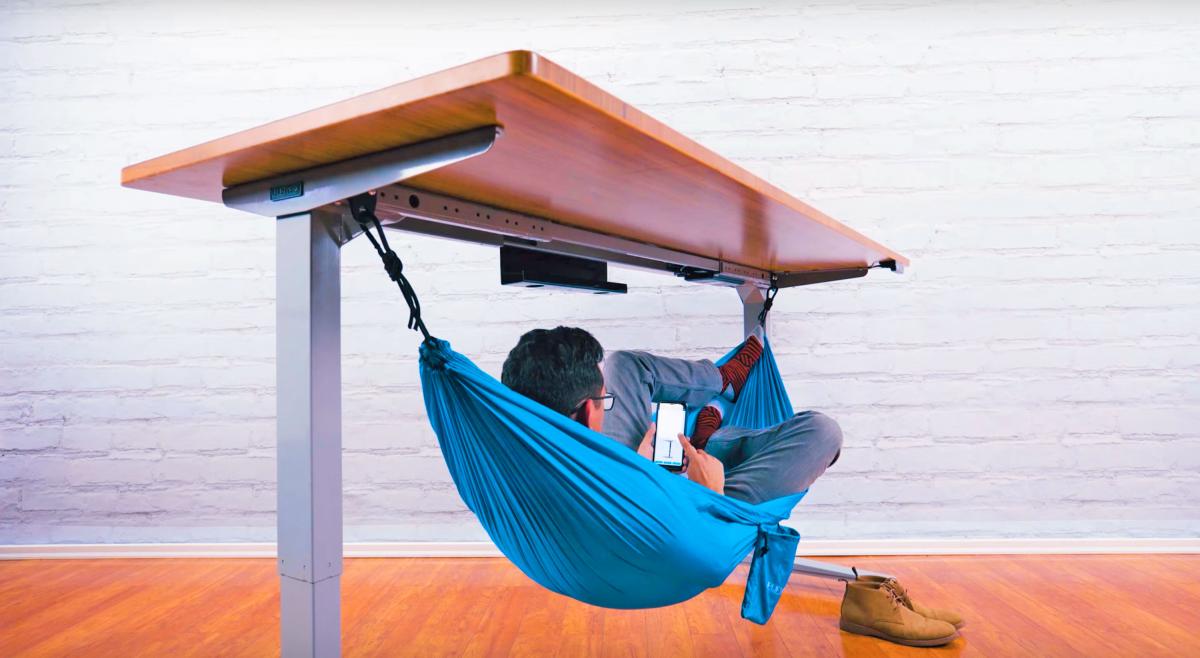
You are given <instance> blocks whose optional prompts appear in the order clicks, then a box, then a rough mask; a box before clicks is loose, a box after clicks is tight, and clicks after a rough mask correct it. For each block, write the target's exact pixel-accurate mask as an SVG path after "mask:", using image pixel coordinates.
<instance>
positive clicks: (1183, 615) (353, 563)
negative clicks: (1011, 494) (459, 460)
mask: <svg viewBox="0 0 1200 658" xmlns="http://www.w3.org/2000/svg"><path fill="white" fill-rule="evenodd" d="M838 561H839V562H842V563H846V564H856V565H858V566H859V567H861V568H867V569H874V570H879V571H886V572H889V573H892V574H894V575H897V576H898V577H900V579H901V582H902V583H904V584H905V585H906V586H907V587H908V589H909V591H910V593H911V594H912V595H913V597H914V598H916V599H917V600H918V601H921V602H924V603H927V604H930V605H937V606H946V607H951V608H955V609H958V610H959V611H960V612H961V613H962V614H963V615H965V616H966V618H967V626H966V628H964V629H963V632H962V637H961V638H960V639H958V640H955V641H954V642H953V643H952V644H950V645H948V646H946V647H943V648H938V649H912V648H907V647H901V646H897V645H894V644H889V643H886V642H883V641H881V640H876V639H872V638H865V637H860V636H856V635H851V634H848V633H843V632H841V631H839V630H838V628H837V613H838V604H839V602H840V600H841V592H842V587H843V585H842V584H841V583H839V582H836V581H826V580H818V579H814V578H809V577H797V578H794V579H793V581H792V584H790V585H789V586H788V588H787V590H786V591H785V593H784V595H783V598H782V599H781V600H780V603H779V607H778V608H777V609H776V611H775V616H774V617H773V618H772V619H771V621H770V623H769V624H767V625H766V626H756V625H754V624H751V623H749V622H746V621H743V620H741V619H740V618H739V616H738V610H739V605H740V602H741V596H742V591H743V583H744V582H745V573H744V569H743V570H741V571H739V572H738V573H735V574H734V575H733V576H732V577H731V578H730V579H729V582H727V583H726V584H725V585H724V586H722V587H720V588H718V589H715V590H710V591H709V592H707V593H705V594H703V595H701V596H699V597H697V598H695V599H693V600H691V601H688V602H686V603H683V604H680V605H677V606H673V607H670V608H660V609H655V610H638V611H624V610H605V609H600V608H593V607H590V606H587V605H584V604H581V603H577V602H575V601H571V600H569V599H566V598H563V597H560V596H558V595H555V594H552V593H550V592H548V591H546V590H543V589H541V588H539V587H537V586H536V585H534V584H533V583H532V582H530V581H529V580H527V579H526V578H525V577H524V576H523V575H522V574H521V573H520V572H518V571H517V570H516V569H515V568H514V567H513V566H511V565H510V564H509V563H508V562H506V561H503V560H500V559H490V558H486V559H484V558H480V559H462V558H459V559H429V558H426V559H353V560H347V561H346V571H345V575H344V576H343V580H342V591H343V603H344V607H343V616H342V619H343V621H342V628H343V638H344V639H343V646H344V654H345V655H346V656H422V657H425V656H459V655H466V656H508V655H521V656H582V655H598V656H719V657H721V658H728V657H731V656H959V655H963V656H969V655H979V656H1136V657H1138V658H1144V657H1147V656H1196V655H1200V646H1198V645H1200V630H1198V626H1200V613H1198V612H1197V611H1198V610H1200V556H1196V555H1143V556H1069V557H1068V556H955V557H904V558H899V557H888V558H866V557H864V558H843V559H840V560H838ZM278 633H279V613H278V595H277V592H276V575H275V566H274V561H273V560H257V559H256V560H249V559H243V560H208V559H187V560H163V559H157V560H25V561H11V562H0V656H5V657H11V656H183V655H195V656H271V655H277V654H278V648H277V636H278Z"/></svg>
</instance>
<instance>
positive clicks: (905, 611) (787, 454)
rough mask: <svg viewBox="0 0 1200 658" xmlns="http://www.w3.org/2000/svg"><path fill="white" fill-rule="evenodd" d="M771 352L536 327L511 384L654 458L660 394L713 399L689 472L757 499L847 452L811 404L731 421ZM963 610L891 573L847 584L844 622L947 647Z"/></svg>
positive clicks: (690, 443) (507, 373)
mask: <svg viewBox="0 0 1200 658" xmlns="http://www.w3.org/2000/svg"><path fill="white" fill-rule="evenodd" d="M761 356H762V338H761V333H758V332H756V333H754V334H751V335H750V336H748V337H747V338H746V341H745V342H744V343H742V346H741V348H740V349H739V350H738V352H737V353H736V354H735V355H734V357H733V358H732V359H730V360H729V361H728V362H727V363H725V364H724V365H722V366H720V367H718V366H716V365H715V364H713V362H712V361H708V360H700V361H687V360H683V359H670V358H665V357H661V356H655V355H653V354H650V353H648V352H640V351H620V352H613V353H611V354H609V355H608V356H607V358H606V357H605V355H604V350H603V348H601V347H600V343H599V342H598V341H597V340H596V339H595V338H594V337H593V336H592V335H591V334H589V333H588V332H586V331H584V330H583V329H577V328H574V327H557V328H555V329H534V330H533V331H530V332H528V333H526V334H525V335H523V336H521V339H520V340H519V341H518V342H517V345H516V347H514V348H513V349H512V351H510V352H509V353H508V358H507V359H505V361H504V367H503V373H502V374H501V381H503V382H504V384H505V385H506V386H508V387H509V388H511V389H513V390H514V391H517V392H518V393H521V394H522V395H525V396H526V397H529V398H531V399H533V400H535V401H537V402H540V403H541V404H543V405H545V406H547V407H549V408H550V409H553V410H555V411H557V412H559V413H561V414H563V415H565V416H569V417H571V418H573V419H575V420H576V421H578V422H580V423H582V424H583V425H586V426H587V427H590V428H591V429H593V430H596V431H598V432H602V433H603V434H605V435H607V436H609V437H611V438H613V439H615V440H616V441H619V442H621V443H623V444H625V445H626V446H628V447H629V448H631V449H634V450H637V452H638V454H640V455H642V456H643V457H646V458H647V459H650V458H651V455H652V442H653V440H654V425H653V423H651V422H650V418H651V415H652V412H653V403H655V402H682V403H684V404H685V405H687V406H689V407H697V406H700V405H704V407H703V408H702V409H701V411H700V414H699V415H698V416H697V419H696V428H695V430H694V431H693V433H692V436H691V437H687V436H684V435H682V434H681V435H679V441H680V443H681V444H682V445H683V450H684V456H685V469H684V470H685V472H686V474H687V477H688V478H689V479H690V480H692V481H693V482H696V483H697V484H700V485H701V486H705V487H708V488H709V489H712V490H713V491H716V492H717V493H719V494H723V495H726V496H731V497H733V498H738V499H740V500H744V501H747V502H750V503H758V502H762V501H766V500H771V499H772V498H778V497H780V496H787V495H790V494H794V493H799V492H801V491H804V490H805V489H808V487H809V486H810V485H812V483H813V481H815V480H816V479H817V478H818V477H820V475H821V474H822V473H824V472H825V469H826V468H828V467H830V466H832V465H833V463H834V462H835V461H837V458H838V456H839V455H840V454H841V448H842V431H841V428H839V427H838V424H837V423H835V422H834V421H833V420H832V419H831V418H829V417H828V416H826V415H824V414H821V413H819V412H816V411H802V412H800V413H798V414H796V415H795V416H792V417H791V418H789V419H787V420H785V421H784V422H782V423H780V424H778V425H776V426H774V427H770V428H767V429H762V430H747V429H742V428H738V427H722V420H723V415H724V411H725V409H727V408H728V403H730V402H732V401H735V400H736V399H737V396H738V394H740V393H741V390H742V387H743V386H745V384H746V379H747V377H748V376H749V374H750V370H751V369H752V368H753V367H754V364H755V363H757V362H758V359H759V357H761ZM961 625H962V618H961V617H959V616H958V615H956V614H954V613H953V612H950V611H945V610H937V609H930V608H925V607H923V606H920V605H919V604H915V603H913V602H912V600H911V599H910V598H909V597H908V594H907V592H905V590H904V589H903V588H902V587H901V586H900V584H899V583H897V582H896V581H895V580H894V579H891V578H873V577H870V576H860V577H858V579H857V580H855V581H850V582H847V584H846V593H845V596H844V597H843V599H842V608H841V618H840V620H839V626H840V627H841V628H842V629H843V630H845V631H848V632H852V633H858V634H861V635H872V636H875V637H880V638H883V639H886V640H889V641H892V642H897V643H899V644H906V645H910V646H938V645H942V644H946V643H948V642H951V641H952V640H954V638H956V637H958V633H957V630H956V627H958V626H961Z"/></svg>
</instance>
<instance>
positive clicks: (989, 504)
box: [0, 0, 1200, 543]
mask: <svg viewBox="0 0 1200 658" xmlns="http://www.w3.org/2000/svg"><path fill="white" fill-rule="evenodd" d="M323 4H324V3H323ZM327 4H328V5H329V6H321V5H320V4H318V3H287V4H283V3H250V2H242V3H234V2H217V3H203V6H197V7H195V8H186V7H183V6H182V5H180V6H176V4H175V3H155V2H150V1H148V0H147V1H144V2H118V1H104V0H101V1H99V2H91V3H73V2H52V1H44V2H43V1H38V2H33V1H26V2H20V1H17V0H12V1H9V2H5V3H3V5H2V6H0V90H2V93H0V313H2V317H0V543H24V542H103V541H232V540H270V539H273V537H274V526H273V523H274V519H273V509H274V453H273V445H274V420H273V419H274V413H275V399H274V369H273V361H274V327H273V322H274V301H273V294H274V281H273V276H274V272H273V267H274V265H273V259H274V245H273V227H272V223H271V222H270V221H267V220H263V219H255V218H253V217H249V216H244V215H241V214H239V213H236V212H233V211H230V210H225V209H223V208H221V207H218V206H215V205H212V204H204V203H198V202H191V201H186V200H181V199H175V198H170V197H166V196H158V195H153V194H148V193H145V192H137V191H131V190H124V189H121V188H119V187H118V185H117V181H118V171H119V169H120V167H121V166H123V165H126V164H129V163H132V162H135V161H138V160H142V159H145V158H147V157H151V156H155V155H158V154H161V153H163V152H166V151H168V150H172V149H176V148H180V147H184V146H188V145H191V144H194V143H197V142H200V141H202V140H207V139H210V138H213V137H217V136H220V135H224V134H227V133H230V132H233V131H236V130H240V129H243V128H246V127H249V126H253V125H256V124H259V123H263V122H265V121H269V120H272V119H276V118H279V117H281V116H285V115H288V114H292V113H295V112H299V111H303V110H306V109H309V108H312V107H315V106H318V105H321V104H325V103H329V102H333V101H336V100H340V99H342V98H345V97H348V96H350V95H353V94H357V93H361V92H365V91H369V90H372V89H375V88H379V87H382V86H386V85H388V84H392V83H395V82H398V81H402V80H405V79H408V78H411V77H413V76H416V75H419V74H422V73H426V72H430V71H434V70H438V69H441V68H444V67H447V66H451V65H455V64H459V63H461V62H465V61H468V60H471V59H474V58H477V57H481V56H485V55H488V54H492V53H495V52H500V51H503V50H508V49H513V48H530V49H534V50H538V51H541V52H543V53H545V54H546V55H548V56H549V57H551V58H553V59H554V60H556V61H558V62H560V63H562V64H563V65H565V66H567V67H568V68H570V69H571V70H573V71H577V72H579V73H581V74H583V75H584V76H585V77H587V78H589V79H591V80H593V81H595V82H596V83H598V84H600V85H601V86H603V87H605V88H606V89H608V90H610V91H612V92H613V93H615V94H616V95H618V96H619V97H621V98H623V99H627V100H629V101H631V102H633V103H634V104H636V105H638V106H639V107H641V108H643V109H645V110H646V111H648V112H649V113H651V114H652V115H654V116H656V117H658V118H660V119H662V120H664V121H665V122H666V123H668V124H670V125H673V126H676V127H677V128H679V129H680V130H682V131H684V132H685V133H687V134H688V135H690V136H692V137H694V138H696V139H698V140H699V141H701V142H703V143H705V144H706V145H709V146H711V147H712V148H715V149H716V150H718V151H719V152H722V153H724V154H727V155H728V156H729V157H731V158H733V159H734V160H736V161H737V162H739V163H741V164H742V165H744V166H746V167H748V168H750V169H751V170H753V171H755V172H758V173H759V174H761V175H763V176H765V177H766V178H767V179H769V180H771V181H772V182H774V183H776V184H778V185H780V186H782V187H783V188H785V189H787V190H789V191H791V192H793V193H795V194H797V195H799V196H800V197H802V198H804V199H807V200H809V201H811V202H813V203H814V204H816V205H817V206H818V207H820V208H822V209H824V210H826V211H827V212H829V213H830V214H832V215H833V216H835V217H838V218H841V219H842V220H843V221H845V222H846V223H847V224H849V225H851V226H853V227H855V228H857V229H859V230H862V231H863V232H865V233H867V234H868V235H871V236H872V237H874V238H876V239H878V240H880V241H882V242H884V243H886V244H889V245H892V246H894V247H896V248H897V249H899V250H901V251H903V252H904V253H906V254H908V255H910V256H911V257H912V258H913V259H914V266H913V267H912V269H911V271H910V272H909V273H908V274H906V275H905V276H903V277H895V276H889V275H886V274H877V275H872V276H870V277H868V278H867V279H865V280H858V281H849V282H840V283H833V284H826V285H820V286H814V287H811V288H807V289H797V290H787V291H784V292H783V293H781V295H780V297H779V302H778V305H777V310H776V312H775V320H776V325H775V344H776V348H777V352H778V355H779V358H780V361H781V365H782V368H783V371H784V373H785V375H786V376H787V379H788V381H789V385H790V387H791V393H792V396H793V400H794V401H795V402H796V404H797V406H798V407H800V408H805V407H813V408H819V409H822V410H824V411H826V412H827V413H829V414H830V415H832V416H834V417H835V418H838V419H839V420H840V421H841V423H842V425H843V427H844V429H845V433H846V449H845V453H844V456H843V458H842V460H841V461H840V462H839V463H838V465H837V466H836V467H835V468H834V469H833V470H831V471H830V473H829V474H828V475H827V476H826V477H825V478H824V479H823V480H822V481H821V482H820V483H819V484H818V486H816V487H815V488H814V490H813V492H812V494H811V496H810V498H809V499H808V500H807V501H806V502H805V503H804V504H803V506H802V507H800V508H799V511H798V514H797V517H798V518H797V523H798V525H799V527H800V528H801V530H802V531H803V532H804V534H805V535H806V536H808V537H813V538H866V537H926V536H945V537H995V536H1022V537H1058V536H1196V535H1197V534H1200V429H1198V428H1200V383H1198V380H1197V376H1196V373H1197V370H1198V369H1200V338H1198V335H1197V334H1198V329H1200V216H1198V215H1200V16H1198V15H1197V13H1196V12H1195V11H1194V10H1190V9H1187V7H1186V5H1185V3H1172V2H1166V1H1163V2H1099V1H1097V2H1091V1H1084V0H1080V1H1079V2H1065V3H1054V4H1053V5H1047V6H1042V5H1043V4H1045V3H1035V2H1023V3H1022V2H999V1H997V2H991V3H983V4H974V3H959V2H949V1H947V2H933V1H931V0H926V1H924V2H919V1H917V2H888V3H878V2H877V3H870V4H869V5H864V6H861V7H853V6H850V5H849V4H848V3H843V2H840V1H836V2H835V1H832V0H830V1H826V2H821V3H809V4H807V5H806V6H804V7H802V8H800V7H797V5H798V4H799V3H790V2H775V3H773V2H758V3H744V4H740V3H738V2H736V1H735V2H718V1H715V0H714V1H709V2H704V3H691V4H690V5H688V6H684V5H677V6H668V5H655V4H654V3H615V4H614V3H611V2H608V3H592V8H589V9H582V8H577V9H561V8H554V7H552V6H550V4H549V3H529V4H528V5H527V6H520V4H519V3H517V4H514V3H496V4H497V7H496V8H490V7H489V6H483V3H475V4H478V5H481V6H475V7H453V6H451V5H453V3H444V6H442V7H440V8H438V9H436V10H430V9H427V8H424V7H422V8H419V9H418V8H406V7H402V6H399V5H400V4H401V3H396V4H395V5H393V4H392V3H383V2H379V3H366V2H342V3H327ZM422 4H427V3H422ZM569 4H573V3H569ZM499 5H504V7H503V8H500V7H499ZM398 242H399V243H400V245H401V247H400V249H401V252H402V255H403V257H404V259H405V261H406V262H407V263H408V264H409V269H408V271H409V272H410V273H411V276H412V279H413V283H414V284H415V286H416V287H417V289H418V290H419V291H421V293H422V295H423V300H424V301H425V305H426V308H427V309H428V311H427V316H426V317H427V319H428V322H429V325H430V326H431V327H432V328H434V330H435V331H436V332H438V333H440V334H441V335H443V336H445V337H447V338H449V339H450V340H451V341H452V342H453V343H454V344H455V346H456V347H457V348H459V349H461V350H463V351H465V352H467V353H469V354H471V355H473V356H474V357H476V358H477V359H478V361H479V363H480V364H481V365H482V366H484V367H485V368H488V369H489V370H491V371H493V372H495V371H497V370H498V368H499V364H500V363H501V361H502V359H503V356H504V354H505V352H506V351H507V349H508V348H509V347H510V346H511V345H512V344H513V343H514V342H515V340H516V338H517V336H518V335H520V333H521V332H523V331H525V330H527V329H529V328H532V327H535V326H544V325H552V324H557V323H566V324H575V325H580V326H584V327H587V328H589V329H591V330H592V331H594V332H595V333H596V335H597V336H598V337H599V338H600V339H601V341H602V342H603V343H604V345H605V346H606V347H607V348H609V349H617V348H635V347H641V348H650V349H654V350H659V351H663V352H666V353H669V354H672V355H681V356H691V357H700V356H714V355H717V354H720V353H721V352H722V351H724V349H725V348H726V347H727V346H729V345H730V344H733V343H734V342H735V341H736V340H737V339H738V338H739V336H738V335H737V333H738V328H739V327H740V316H739V309H738V306H737V303H736V298H735V296H734V295H733V293H731V292H729V291H725V290H714V289H710V288H706V287H701V286H688V285H683V284H680V283H677V282H675V281H673V280H671V279H669V278H667V277H663V276H658V275H653V274H647V273H639V272H626V271H621V272H620V274H621V275H622V277H623V278H624V279H625V280H627V281H628V282H629V283H630V284H631V293H630V294H629V296H628V297H626V298H615V299H614V298H597V297H591V296H575V295H570V294H555V293H538V292H533V291H521V290H509V289H502V288H500V287H499V286H498V285H497V275H496V269H497V265H496V256H495V254H494V253H493V252H492V251H490V250H488V249H484V248H479V247H472V246H468V245H457V244H453V243H447V242H439V241H435V240H432V239H418V238H406V239H404V240H399V241H398ZM343 290H344V292H345V296H346V299H345V303H344V324H345V330H344V339H343V341H344V350H345V366H344V383H345V401H344V411H345V418H346V420H345V438H344V441H345V446H346V453H345V459H344V466H345V486H346V497H345V507H346V521H347V524H348V527H347V532H346V537H347V539H350V540H368V539H369V540H406V539H444V540H455V539H478V538H482V537H483V534H482V532H481V530H480V529H479V527H478V526H477V525H476V523H475V521H474V520H473V518H472V517H471V515H470V514H469V513H468V512H467V511H466V510H465V509H464V508H463V506H462V504H461V502H460V501H459V500H458V498H457V496H456V494H455V492H454V489H453V486H452V484H451V483H450V481H449V479H448V476H447V473H446V469H445V467H444V465H443V464H442V462H441V460H440V458H439V455H438V451H437V447H436V443H435V440H434V437H433V436H432V433H431V431H430V430H429V428H428V426H427V425H426V424H425V422H424V420H423V417H422V407H421V402H420V397H419V391H418V381H417V375H416V362H415V358H414V357H415V351H416V345H417V337H416V335H415V334H412V333H409V332H406V331H404V329H403V319H404V310H403V307H402V304H401V303H400V301H399V295H398V294H397V293H396V291H395V289H394V288H393V287H392V285H391V283H390V282H389V281H387V280H386V278H385V277H384V276H383V274H382V272H381V271H380V269H379V264H378V262H377V261H376V258H375V256H374V254H373V253H372V252H371V250H370V249H369V245H367V244H366V243H365V242H363V243H358V242H356V243H353V244H351V245H350V246H348V247H347V248H346V250H345V255H344V284H343ZM483 318H486V324H484V323H482V322H481V319H483Z"/></svg>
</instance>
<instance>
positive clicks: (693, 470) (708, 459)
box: [679, 434, 725, 495]
mask: <svg viewBox="0 0 1200 658" xmlns="http://www.w3.org/2000/svg"><path fill="white" fill-rule="evenodd" d="M679 443H680V444H681V445H683V456H684V459H685V460H686V461H687V474H688V479H689V480H691V481H692V482H695V483H696V484H699V485H700V486H703V487H708V488H709V489H712V490H713V491H715V492H717V493H719V494H721V495H725V465H724V464H722V463H721V460H719V459H717V458H716V457H713V456H712V455H710V454H708V453H707V452H704V451H703V450H697V449H695V448H693V447H692V441H691V439H689V438H687V437H686V436H684V435H682V434H680V435H679Z"/></svg>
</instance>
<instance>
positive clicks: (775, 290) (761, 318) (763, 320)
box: [758, 277, 779, 330]
mask: <svg viewBox="0 0 1200 658" xmlns="http://www.w3.org/2000/svg"><path fill="white" fill-rule="evenodd" d="M778 294H779V286H777V285H775V277H771V287H770V288H767V294H766V296H765V298H764V299H763V307H762V310H761V311H759V312H758V323H759V324H761V325H762V326H763V329H764V330H765V329H766V327H767V313H770V312H771V306H772V305H773V304H774V303H775V295H778Z"/></svg>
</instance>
